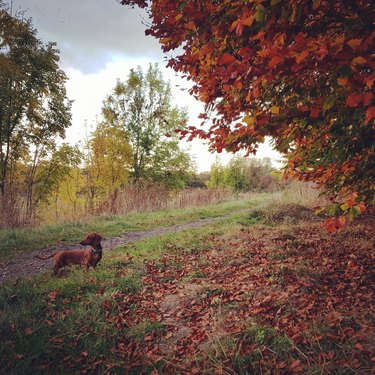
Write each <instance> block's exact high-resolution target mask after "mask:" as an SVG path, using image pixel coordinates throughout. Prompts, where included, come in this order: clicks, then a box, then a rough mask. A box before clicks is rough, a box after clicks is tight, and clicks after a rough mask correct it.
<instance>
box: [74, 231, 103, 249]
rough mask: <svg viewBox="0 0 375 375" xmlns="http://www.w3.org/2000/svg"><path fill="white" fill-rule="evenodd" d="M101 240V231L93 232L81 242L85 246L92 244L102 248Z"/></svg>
mask: <svg viewBox="0 0 375 375" xmlns="http://www.w3.org/2000/svg"><path fill="white" fill-rule="evenodd" d="M101 241H102V236H101V235H100V234H99V233H95V232H91V233H89V234H88V235H87V236H86V237H85V239H83V240H82V241H81V242H80V243H79V244H80V245H83V246H87V245H90V246H92V247H93V248H99V247H100V248H101V244H100V242H101Z"/></svg>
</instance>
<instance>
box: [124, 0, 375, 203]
mask: <svg viewBox="0 0 375 375" xmlns="http://www.w3.org/2000/svg"><path fill="white" fill-rule="evenodd" d="M122 3H123V4H133V5H134V4H138V5H140V6H142V7H146V8H147V9H148V11H149V13H150V17H151V21H152V24H151V26H150V28H149V29H148V30H147V34H150V35H152V36H154V37H156V38H158V39H159V40H160V43H161V45H162V49H163V51H165V52H171V51H173V50H175V51H176V54H175V55H174V56H172V57H170V58H169V62H168V66H170V67H173V68H174V69H175V70H176V71H178V72H180V73H182V74H183V75H184V76H186V77H187V78H188V79H190V80H193V82H194V83H195V85H194V87H193V88H192V89H191V94H193V95H194V96H195V97H196V98H198V99H199V100H201V101H203V102H204V103H205V104H206V110H207V113H211V112H213V113H215V114H216V117H215V118H213V119H212V126H211V127H210V128H209V130H208V131H202V129H198V128H196V127H191V128H189V129H186V130H184V131H183V132H182V133H181V134H182V136H189V137H190V138H189V139H191V138H192V137H193V136H198V137H201V138H204V139H207V140H209V142H210V144H211V147H212V148H213V149H216V150H217V151H219V152H220V151H221V150H223V149H227V150H229V151H232V152H236V151H238V150H240V149H245V150H246V151H247V153H255V152H256V149H257V146H256V145H257V143H261V142H263V141H264V137H265V136H271V137H273V139H274V145H275V147H276V148H277V149H278V150H279V151H280V152H282V153H285V154H286V156H287V157H288V163H287V170H288V172H289V173H290V174H291V175H294V176H296V177H298V178H300V179H302V180H307V181H314V182H316V183H317V184H318V185H319V186H321V187H323V188H325V189H326V190H327V191H328V192H330V193H332V194H337V193H343V194H348V193H353V192H358V193H360V194H361V196H362V198H363V200H364V201H365V202H367V203H369V202H371V200H372V199H373V195H374V185H375V181H374V179H375V177H374V176H375V173H374V168H375V166H374V160H375V149H374V142H373V141H374V129H375V123H374V117H375V111H374V95H373V82H374V79H375V74H374V70H373V69H374V60H373V45H374V37H375V32H374V31H373V27H372V22H373V19H374V4H373V2H372V1H371V0H354V1H350V2H349V1H346V0H338V1H320V0H315V1H308V0H292V1H286V0H279V1H274V0H259V1H255V2H243V1H233V0H224V1H214V0H197V1H182V0H153V1H129V0H122ZM181 51H182V53H181V54H179V55H178V53H180V52H181ZM202 118H205V119H206V118H207V116H202ZM233 124H235V125H233Z"/></svg>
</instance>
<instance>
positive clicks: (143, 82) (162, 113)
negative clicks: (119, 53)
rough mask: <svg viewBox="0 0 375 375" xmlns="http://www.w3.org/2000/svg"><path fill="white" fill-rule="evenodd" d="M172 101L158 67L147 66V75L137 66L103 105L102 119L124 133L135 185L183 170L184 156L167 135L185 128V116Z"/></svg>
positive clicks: (176, 142)
mask: <svg viewBox="0 0 375 375" xmlns="http://www.w3.org/2000/svg"><path fill="white" fill-rule="evenodd" d="M171 100H172V94H171V87H170V84H169V83H168V82H166V81H165V80H164V79H163V76H162V74H161V72H160V70H159V68H158V66H157V65H151V64H150V66H149V68H148V70H147V72H146V73H144V72H143V71H142V69H141V68H140V67H138V68H137V69H136V70H134V69H132V70H131V71H130V74H129V75H128V78H127V80H126V81H125V82H121V81H120V80H118V81H117V84H116V86H115V87H114V89H113V91H112V93H111V94H110V95H109V96H108V97H107V98H106V100H105V101H104V103H103V109H102V111H103V116H104V120H105V121H106V122H108V123H110V124H113V125H114V126H120V127H123V129H124V130H125V132H126V136H127V139H128V142H129V144H130V146H131V148H132V151H133V159H132V160H133V162H132V166H131V176H132V178H133V180H134V181H135V182H137V181H139V180H140V179H153V178H155V179H156V180H160V179H161V177H162V176H165V177H166V178H167V176H168V173H170V174H175V171H176V170H179V171H181V170H183V169H185V170H186V166H187V165H186V164H187V156H186V155H185V156H182V154H181V151H178V140H177V138H176V135H174V136H170V137H168V136H166V135H167V134H168V133H170V132H172V130H173V129H176V128H181V127H184V126H185V123H186V121H187V115H186V111H185V110H182V109H180V108H178V107H173V106H172V105H171ZM179 162H180V164H179ZM176 163H177V165H176Z"/></svg>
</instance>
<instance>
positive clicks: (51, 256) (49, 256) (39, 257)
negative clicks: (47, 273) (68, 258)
mask: <svg viewBox="0 0 375 375" xmlns="http://www.w3.org/2000/svg"><path fill="white" fill-rule="evenodd" d="M56 254H57V253H53V254H51V255H48V256H47V257H45V258H43V257H41V256H39V255H34V258H38V259H42V260H46V259H50V258H53V257H54V256H55V255H56Z"/></svg>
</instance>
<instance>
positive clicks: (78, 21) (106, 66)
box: [5, 0, 278, 171]
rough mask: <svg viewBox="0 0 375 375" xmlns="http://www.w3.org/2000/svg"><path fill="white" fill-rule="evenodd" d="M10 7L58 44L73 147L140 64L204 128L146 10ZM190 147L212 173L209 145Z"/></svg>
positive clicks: (102, 4) (51, 1)
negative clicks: (155, 68) (157, 75)
mask: <svg viewBox="0 0 375 375" xmlns="http://www.w3.org/2000/svg"><path fill="white" fill-rule="evenodd" d="M6 2H8V3H10V2H11V0H5V3H6ZM12 7H13V13H15V12H16V11H26V13H25V14H26V16H27V17H31V18H32V20H33V25H34V27H35V28H36V29H37V36H38V37H39V38H40V39H42V40H43V41H44V42H47V41H52V42H56V43H57V48H58V49H59V50H60V58H61V64H60V67H61V68H62V69H63V70H64V71H65V72H66V73H67V75H68V77H69V81H68V82H67V94H68V97H69V98H70V99H71V100H74V103H73V107H72V115H73V120H72V123H73V125H72V127H71V128H70V129H69V130H68V131H67V140H68V141H69V142H71V143H76V142H77V141H79V139H82V138H83V137H85V136H87V134H88V132H89V131H90V127H91V128H92V126H94V125H95V120H96V118H97V116H100V108H101V104H102V101H103V100H104V98H105V97H106V96H107V95H108V94H109V93H110V91H111V89H112V88H113V87H114V85H115V83H116V79H117V78H119V79H121V80H125V79H126V77H127V75H128V73H129V71H130V69H131V68H135V67H137V66H138V65H140V66H142V67H143V68H144V69H146V68H147V66H148V64H149V63H150V62H157V63H159V67H160V68H161V70H162V71H163V74H164V77H165V78H166V79H168V80H170V81H171V84H172V88H173V90H174V94H175V98H176V99H175V104H178V105H180V106H187V107H188V109H189V118H190V124H191V125H197V124H199V123H200V120H198V118H197V117H198V115H199V113H200V112H201V111H202V109H203V107H202V105H201V104H200V103H198V102H197V101H196V100H195V99H193V98H192V97H191V96H189V95H188V93H187V90H186V88H187V87H188V83H187V82H185V81H184V80H182V79H181V78H179V77H177V76H176V74H175V73H174V71H173V70H171V69H166V68H165V62H164V58H163V54H162V52H161V50H160V46H159V45H158V42H157V41H156V40H155V39H153V38H152V37H150V36H147V37H146V36H145V33H144V31H145V29H146V26H145V25H144V22H147V16H146V14H145V13H144V12H143V11H142V10H139V9H137V8H135V9H131V8H129V7H125V6H122V5H119V4H118V3H117V2H116V0H13V5H12ZM181 88H185V90H184V91H181ZM85 124H87V126H86V125H85ZM189 147H190V148H191V151H190V152H191V153H192V154H193V155H194V156H195V157H196V161H197V165H198V169H199V171H204V170H209V169H210V165H211V163H212V162H213V160H214V159H215V156H214V155H211V154H209V153H208V151H207V146H206V145H203V144H201V143H200V142H199V141H194V142H190V143H189ZM265 156H268V157H271V158H274V159H277V158H278V154H277V153H275V152H274V151H272V150H271V149H270V148H269V147H267V146H264V147H261V148H260V150H259V152H258V157H265ZM222 160H223V162H224V163H225V162H226V161H227V160H228V157H226V156H222Z"/></svg>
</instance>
